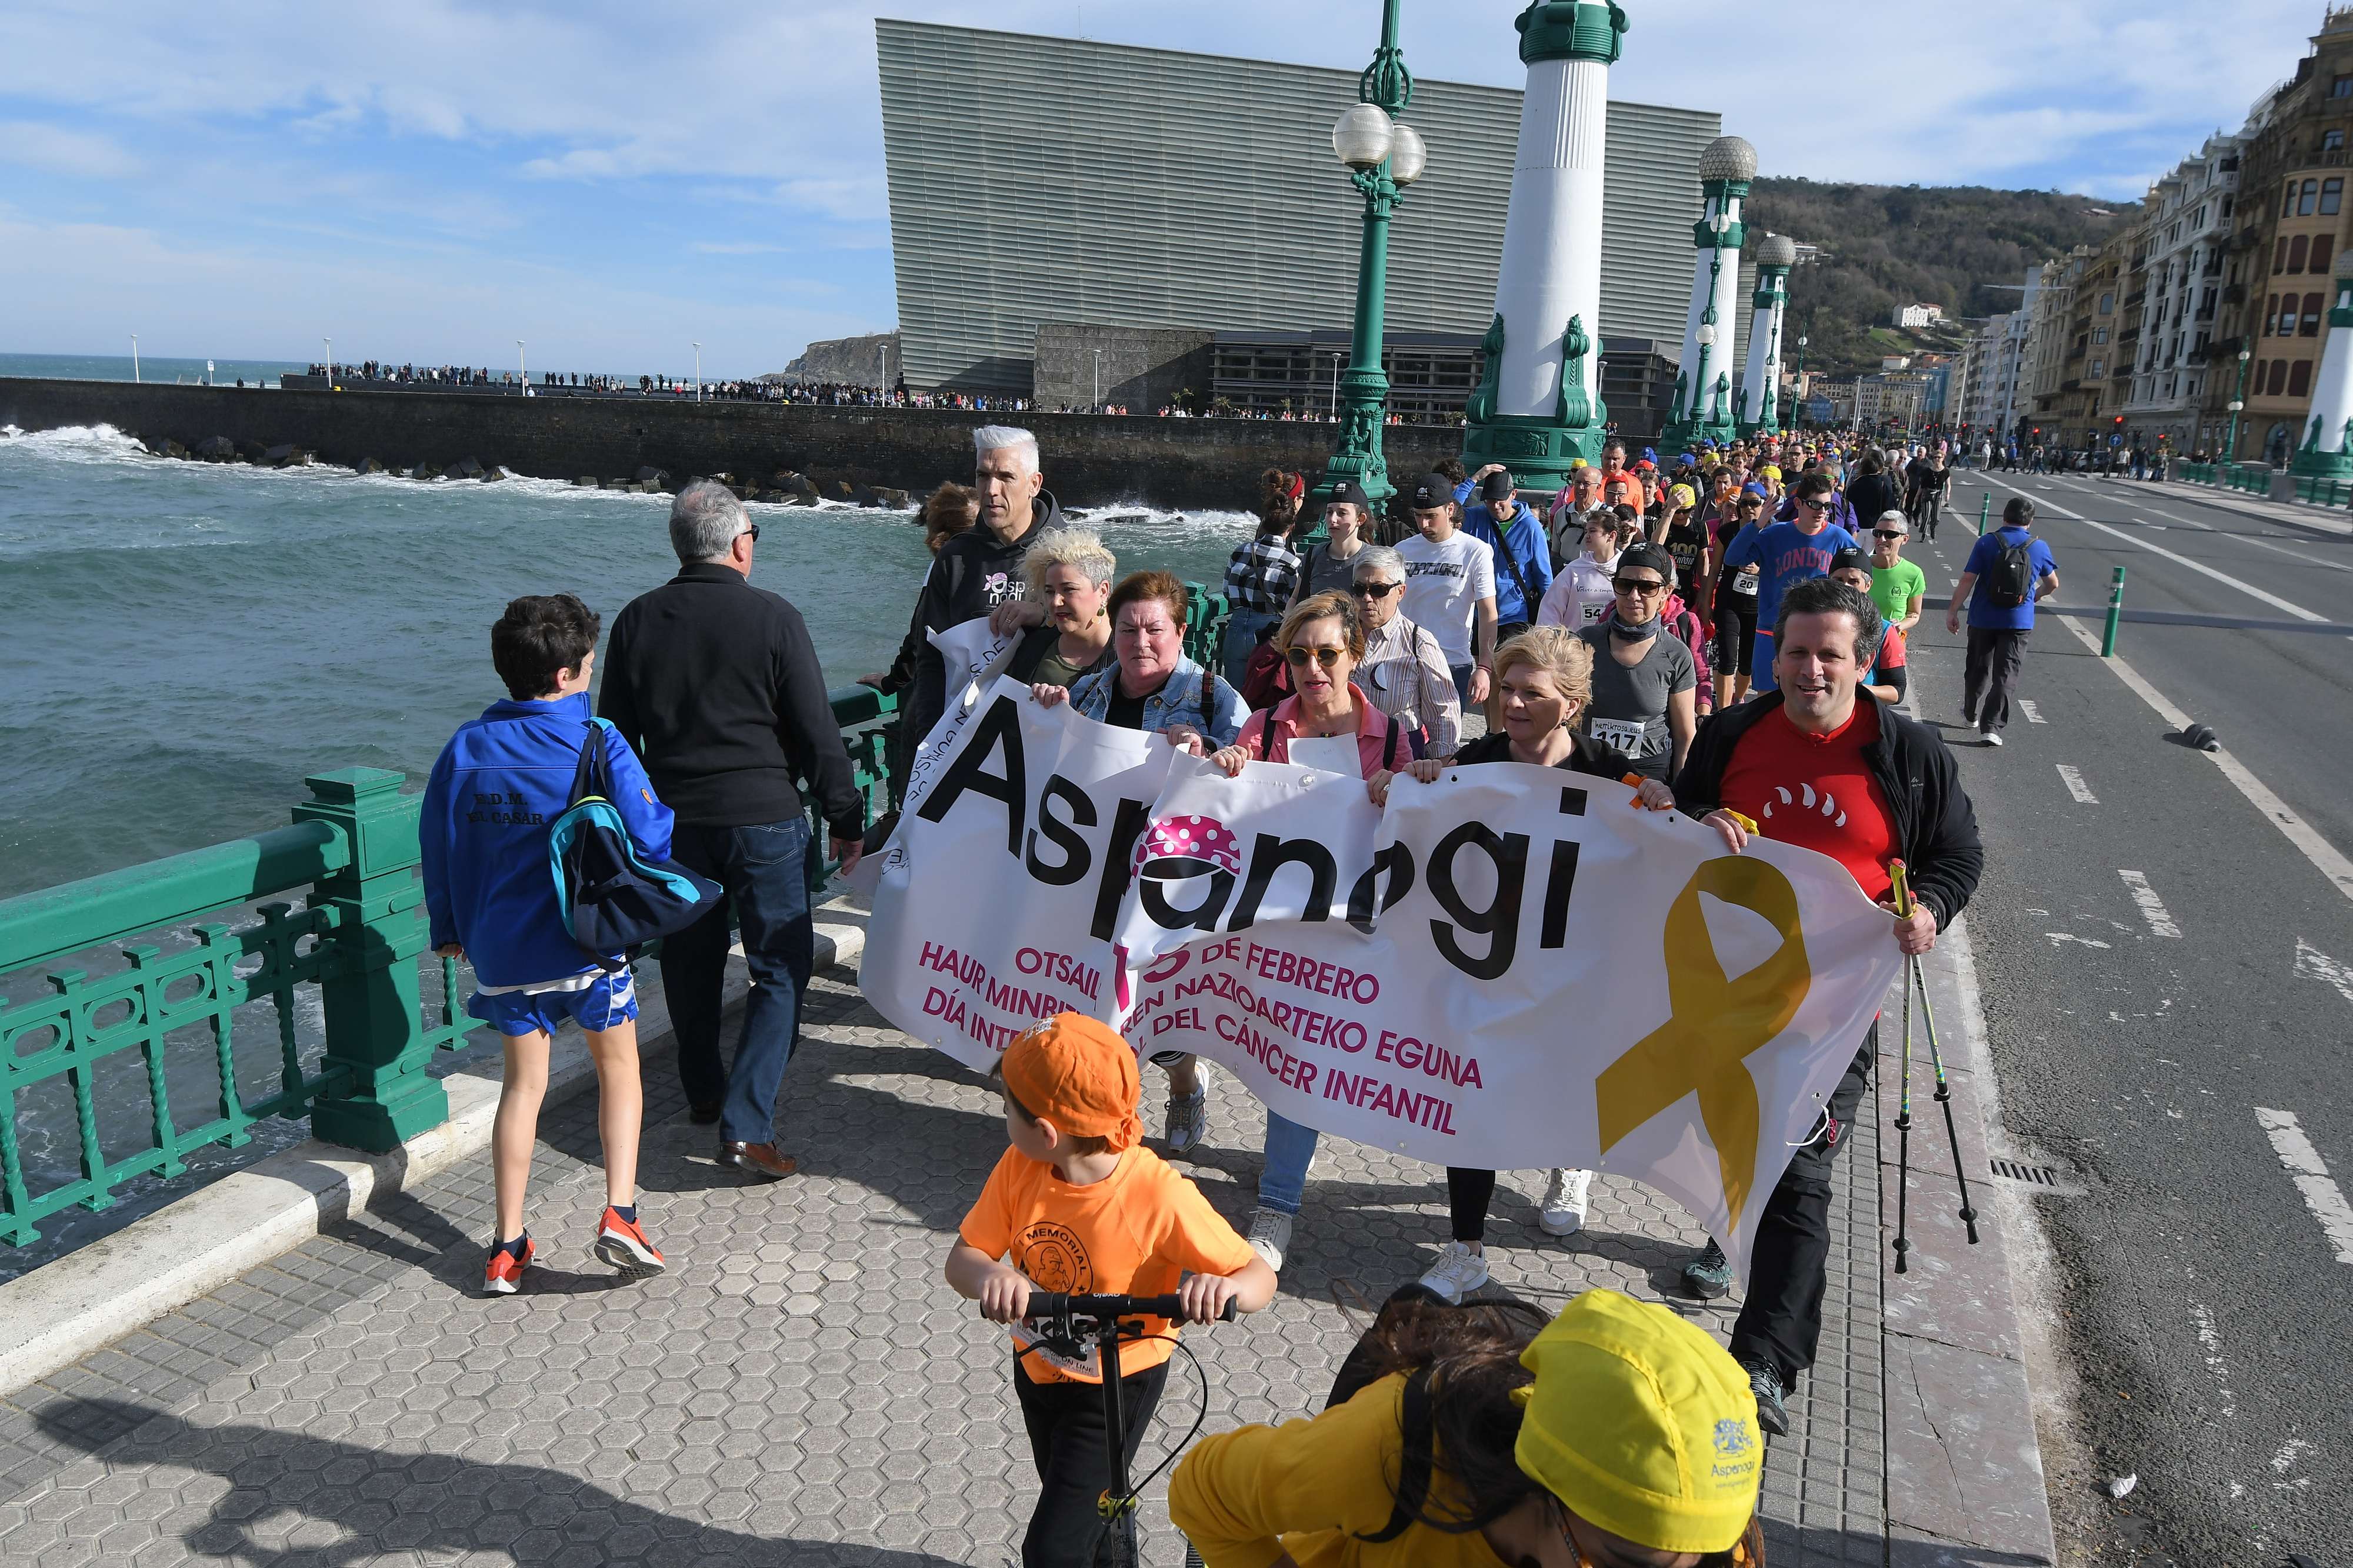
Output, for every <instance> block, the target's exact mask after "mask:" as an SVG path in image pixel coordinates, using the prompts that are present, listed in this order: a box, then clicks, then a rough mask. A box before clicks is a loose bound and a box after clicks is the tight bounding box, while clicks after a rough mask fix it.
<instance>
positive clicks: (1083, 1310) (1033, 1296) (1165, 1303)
mask: <svg viewBox="0 0 2353 1568" xmlns="http://www.w3.org/2000/svg"><path fill="white" fill-rule="evenodd" d="M1024 1316H1025V1317H1027V1318H1029V1320H1030V1321H1036V1320H1038V1319H1040V1318H1062V1317H1071V1318H1092V1319H1094V1320H1095V1321H1104V1320H1116V1319H1120V1318H1166V1319H1167V1320H1168V1321H1170V1322H1172V1323H1183V1322H1189V1321H1192V1320H1191V1319H1188V1318H1187V1317H1186V1315H1185V1305H1184V1300H1183V1298H1181V1297H1178V1296H1175V1295H1168V1296H1066V1295H1063V1294H1062V1293H1061V1292H1060V1291H1058V1290H1032V1291H1030V1292H1029V1311H1028V1312H1027V1313H1025V1314H1024ZM1218 1321H1219V1322H1221V1323H1230V1322H1232V1321H1234V1304H1233V1302H1232V1301H1230V1300H1229V1301H1227V1303H1226V1305H1225V1309H1224V1310H1222V1311H1220V1312H1219V1314H1218Z"/></svg>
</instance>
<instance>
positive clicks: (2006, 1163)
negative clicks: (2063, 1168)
mask: <svg viewBox="0 0 2353 1568" xmlns="http://www.w3.org/2000/svg"><path fill="white" fill-rule="evenodd" d="M1993 1173H1994V1174H1995V1176H1997V1177H1999V1178H2000V1180H2002V1181H2005V1182H2020V1183H2023V1184H2026V1185H2027V1186H2031V1187H2048V1188H2050V1189H2051V1190H2052V1191H2053V1192H2056V1191H2058V1190H2059V1185H2060V1183H2059V1173H2058V1172H2057V1171H2055V1170H2053V1169H2052V1167H2050V1166H2049V1165H2021V1164H2020V1163H2018V1162H2017V1161H2015V1160H1996V1161H1994V1162H1993Z"/></svg>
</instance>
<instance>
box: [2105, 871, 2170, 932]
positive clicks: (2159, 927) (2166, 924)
mask: <svg viewBox="0 0 2353 1568" xmlns="http://www.w3.org/2000/svg"><path fill="white" fill-rule="evenodd" d="M2116 875H2117V876H2119V877H2122V878H2123V879H2125V891H2126V892H2128V893H2130V894H2131V895H2132V900H2133V902H2134V903H2136V904H2138V905H2139V906H2140V918H2141V919H2143V920H2145V921H2147V922H2148V934H2149V935H2151V936H2179V935H2180V934H2181V928H2180V927H2179V926H2178V925H2175V924H2174V923H2173V917H2172V916H2171V915H2169V914H2168V913H2166V910H2165V903H2164V900H2160V899H2159V898H2158V896H2157V889H2154V888H2152V887H2150V886H2149V885H2148V878H2147V877H2146V876H2145V875H2143V874H2142V873H2140V872H2138V871H2118V872H2117V873H2116Z"/></svg>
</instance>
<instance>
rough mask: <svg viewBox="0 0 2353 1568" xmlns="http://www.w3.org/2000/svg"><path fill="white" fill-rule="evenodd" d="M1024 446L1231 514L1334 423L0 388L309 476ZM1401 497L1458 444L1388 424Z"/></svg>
mask: <svg viewBox="0 0 2353 1568" xmlns="http://www.w3.org/2000/svg"><path fill="white" fill-rule="evenodd" d="M987 424H1020V425H1024V426H1027V427H1028V428H1029V429H1032V430H1034V431H1036V432H1037V433H1038V439H1039V445H1040V446H1041V447H1042V448H1043V451H1044V468H1045V470H1046V483H1047V485H1048V487H1049V488H1050V489H1053V491H1054V492H1055V493H1056V494H1057V495H1058V496H1060V498H1061V500H1063V501H1065V502H1067V503H1070V504H1073V505H1081V506H1099V505H1103V504H1106V503H1109V502H1113V501H1123V500H1133V501H1147V502H1150V503H1153V504H1155V505H1158V506H1163V507H1201V508H1223V509H1232V510H1244V509H1247V508H1249V507H1250V506H1252V505H1254V504H1255V503H1256V501H1257V499H1258V476H1259V474H1260V473H1261V471H1262V470H1264V469H1266V468H1298V469H1304V470H1306V471H1308V472H1309V473H1311V474H1312V473H1314V472H1315V471H1317V470H1320V469H1321V468H1323V466H1324V459H1325V458H1326V457H1327V456H1328V455H1329V454H1330V451H1331V447H1332V442H1333V438H1334V437H1335V434H1336V433H1337V432H1336V427H1335V426H1330V425H1300V424H1285V423H1282V422H1280V421H1276V422H1267V421H1261V420H1249V419H1159V418H1153V417H1148V416H1096V415H1083V414H1025V415H1018V416H1016V415H1007V414H975V413H968V412H965V411H962V410H957V409H944V408H819V407H808V406H801V405H787V404H764V403H701V404H696V403H653V402H646V401H642V400H638V399H635V398H629V397H618V398H611V399H605V398H594V399H592V398H585V397H561V398H558V397H547V398H539V397H479V396H466V395H459V394H450V393H436V392H325V391H318V392H309V391H299V390H297V391H279V390H269V391H262V390H256V389H250V388H242V389H241V388H237V387H221V386H176V385H162V384H150V385H141V384H136V383H128V382H111V381H47V380H37V379H31V378H16V377H0V425H14V426H17V427H18V428H20V429H24V430H52V429H58V428H60V427H62V426H75V425H111V426H114V427H115V428H116V429H118V430H121V431H124V432H126V433H128V434H131V435H134V436H140V437H146V438H148V439H150V440H153V441H162V440H165V439H170V440H174V441H178V442H179V443H181V444H182V445H183V446H185V447H195V445H196V444H197V443H198V442H201V441H204V440H206V439H207V438H209V437H215V436H225V437H228V439H230V440H231V441H235V442H239V443H245V442H252V443H258V444H259V445H262V446H265V447H269V446H276V445H279V444H281V443H288V442H290V443H292V444H294V445H295V446H298V447H306V448H308V449H310V450H311V451H312V452H314V453H316V454H317V456H318V458H320V460H321V461H322V462H330V463H338V464H343V465H346V466H355V465H357V464H358V463H359V461H360V460H361V459H362V458H376V459H377V460H378V461H380V462H382V463H384V464H385V465H386V466H388V467H406V466H408V465H411V464H417V463H426V464H430V465H433V466H435V467H437V468H439V467H443V466H446V465H448V464H451V463H455V462H458V461H459V459H461V458H469V457H470V458H478V459H480V461H481V462H483V463H485V464H502V465H504V466H505V467H507V468H511V469H512V470H513V471H514V472H516V473H518V474H529V475H533V476H535V477H538V478H542V479H575V478H579V477H582V476H586V475H590V474H595V475H599V476H605V477H610V476H613V475H620V474H632V473H635V472H636V471H637V470H638V468H640V467H644V466H651V467H654V468H665V469H668V470H669V471H670V473H672V474H674V475H677V476H679V477H680V478H681V479H684V478H687V477H689V476H692V475H696V474H715V473H734V474H756V475H766V474H768V473H770V472H772V471H774V470H776V469H777V468H792V469H796V470H798V471H799V472H802V473H806V474H808V475H810V476H811V477H812V478H816V479H821V480H825V481H832V480H835V479H839V480H843V481H847V482H848V483H850V484H853V485H888V486H892V487H894V488H897V489H907V490H913V491H915V492H916V493H918V494H921V493H922V492H923V491H924V490H927V489H930V488H931V487H932V486H934V485H935V484H937V483H939V482H940V481H941V480H943V479H958V480H963V481H965V482H969V481H970V479H971V478H972V432H973V430H974V429H975V428H976V427H977V426H982V425H987ZM1384 436H1385V438H1386V440H1387V443H1388V462H1389V471H1390V474H1391V476H1392V477H1393V478H1394V479H1396V480H1397V481H1398V482H1399V483H1400V484H1409V483H1410V481H1411V480H1412V479H1413V478H1414V477H1415V476H1416V475H1419V474H1421V473H1424V472H1426V471H1427V470H1428V469H1429V468H1430V466H1431V465H1433V464H1435V463H1437V462H1438V461H1439V460H1440V459H1441V458H1447V457H1451V456H1452V455H1454V454H1455V453H1456V452H1458V451H1459V450H1460V449H1461V439H1462V437H1461V431H1459V430H1453V429H1447V428H1440V427H1433V426H1390V427H1388V430H1386V431H1385V432H1384Z"/></svg>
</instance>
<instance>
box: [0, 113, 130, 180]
mask: <svg viewBox="0 0 2353 1568" xmlns="http://www.w3.org/2000/svg"><path fill="white" fill-rule="evenodd" d="M0 163H14V164H16V165H17V166H18V167H20V168H26V169H38V170H40V171H41V172H42V173H44V174H63V175H66V176H68V177H69V178H71V179H82V180H120V179H125V178H128V177H129V176H131V175H132V174H138V173H140V172H141V170H142V167H143V165H142V163H140V161H139V160H138V159H137V158H134V157H132V155H131V154H130V153H126V152H124V151H123V150H122V149H121V148H120V147H118V146H116V145H115V144H114V143H113V142H111V141H109V140H108V139H107V138H106V137H103V136H94V135H91V134H90V133H89V132H81V131H68V130H66V129H64V128H63V127H61V126H57V125H44V124H41V123H39V122H38V121H30V120H9V121H0Z"/></svg>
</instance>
